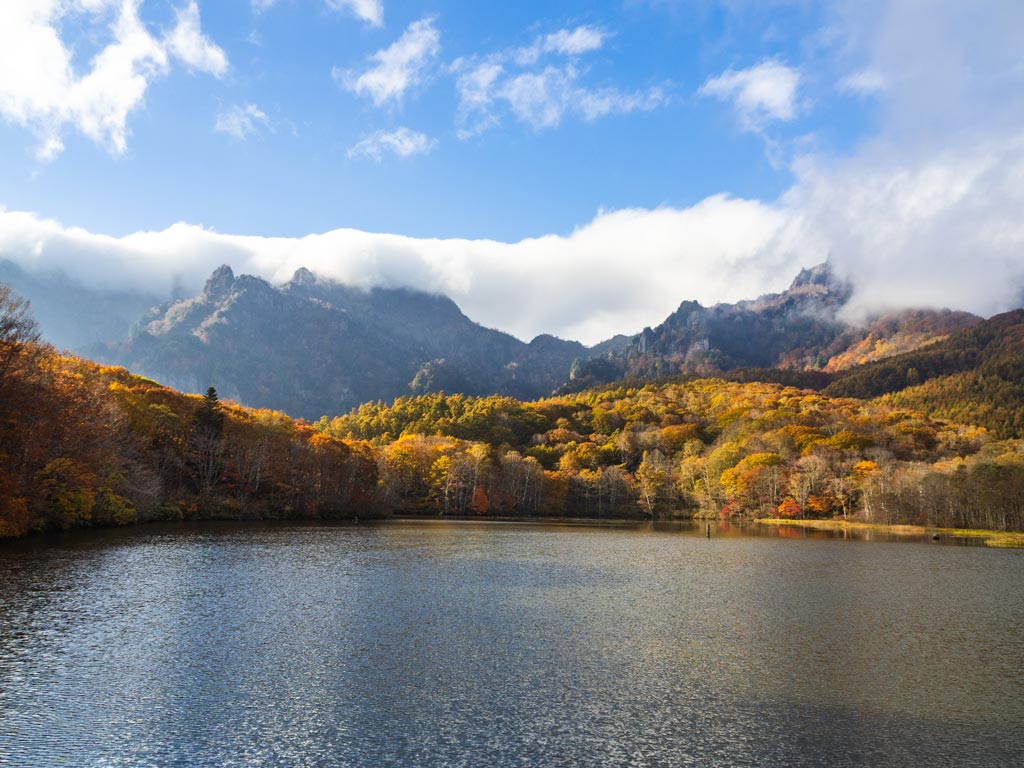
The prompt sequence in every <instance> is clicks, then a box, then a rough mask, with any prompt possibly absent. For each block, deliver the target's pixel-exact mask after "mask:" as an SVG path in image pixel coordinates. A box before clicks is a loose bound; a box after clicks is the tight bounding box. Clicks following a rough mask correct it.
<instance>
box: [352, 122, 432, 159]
mask: <svg viewBox="0 0 1024 768" xmlns="http://www.w3.org/2000/svg"><path fill="white" fill-rule="evenodd" d="M435 146H437V139H431V138H430V137H429V136H427V135H426V134H425V133H420V132H418V131H413V130H411V129H409V128H405V127H401V128H396V129H395V130H393V131H375V132H374V133H371V134H370V135H369V136H366V137H364V138H363V139H361V140H360V141H359V142H358V143H357V144H355V145H354V146H352V147H350V148H349V150H348V156H349V157H350V158H352V157H358V156H360V155H362V156H364V157H369V158H371V159H373V160H376V161H378V162H380V161H381V160H382V159H383V158H384V155H385V154H386V153H391V154H394V155H398V156H399V157H412V156H413V155H422V154H426V153H427V152H430V151H431V150H432V149H433V148H434V147H435Z"/></svg>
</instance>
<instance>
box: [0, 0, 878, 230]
mask: <svg viewBox="0 0 1024 768" xmlns="http://www.w3.org/2000/svg"><path fill="white" fill-rule="evenodd" d="M374 6H375V4H374V3H372V2H370V3H369V5H368V7H371V8H372V7H374ZM184 7H187V3H186V2H184V1H183V0H170V1H168V0H149V1H148V2H144V3H141V4H140V6H139V15H140V18H141V19H142V21H143V23H145V24H146V25H147V27H148V28H149V29H150V30H151V32H152V34H153V35H154V36H159V35H160V34H161V32H162V31H165V30H167V29H170V28H172V27H173V26H174V25H175V23H176V20H177V17H176V12H177V11H178V10H180V9H181V8H184ZM196 7H197V9H198V11H199V18H200V23H201V32H202V34H203V35H204V36H205V37H206V38H207V39H208V40H209V41H210V43H211V44H212V45H216V46H217V47H218V48H219V49H220V50H221V51H223V54H224V56H225V57H226V60H227V66H226V67H225V69H224V71H223V72H215V73H210V72H204V71H202V70H201V68H199V67H197V66H195V65H189V64H188V63H186V62H180V61H177V62H174V61H172V62H171V64H170V65H169V66H168V68H167V70H166V71H165V72H163V73H160V74H158V75H154V76H152V77H151V78H150V82H149V84H148V86H147V88H146V91H145V96H144V100H142V101H140V102H139V103H138V105H137V106H135V107H134V108H133V109H131V110H130V111H129V112H128V113H127V116H126V120H125V131H126V145H125V147H124V149H123V151H122V150H118V149H115V148H112V147H111V146H110V145H109V142H105V141H103V140H100V141H95V140H92V139H90V138H88V137H87V136H85V135H83V134H82V132H81V131H79V130H77V128H76V126H75V124H74V122H73V121H68V122H66V123H64V124H63V125H61V126H60V128H59V131H58V133H59V135H60V137H61V139H62V140H63V142H64V144H65V148H64V151H63V152H60V153H59V154H58V155H57V156H55V157H53V158H52V159H49V160H48V161H40V160H39V158H38V157H37V151H38V149H39V144H40V141H41V139H40V136H39V129H38V127H35V128H34V127H33V126H32V125H23V124H18V123H17V122H12V121H10V120H8V121H7V122H6V124H4V126H3V128H2V129H0V153H2V156H3V157H5V158H6V160H5V166H6V169H5V171H4V172H3V174H2V176H0V201H2V202H3V204H5V205H6V206H7V207H8V208H18V209H27V210H34V211H39V212H42V213H44V214H46V215H48V216H53V217H56V218H58V219H59V220H61V221H62V222H64V223H66V224H73V225H78V226H82V227H85V228H87V229H90V230H93V231H98V232H104V233H107V234H126V233H129V232H133V231H136V230H139V229H160V228H163V227H166V226H168V225H170V224H173V223H174V222H176V221H189V222H193V223H200V224H203V225H205V226H208V227H212V228H215V229H217V230H218V231H222V232H234V233H246V234H261V235H303V234H307V233H309V232H317V231H326V230H329V229H333V228H335V227H342V226H344V227H354V228H358V229H365V230H370V231H380V232H396V233H401V234H407V235H412V236H419V237H457V236H458V237H474V238H475V237H488V238H496V239H501V240H515V239H519V238H522V237H528V236H534V235H542V234H545V233H550V232H556V233H566V232H569V231H571V230H572V229H573V228H574V227H576V226H578V225H580V224H582V223H585V222H586V221H588V220H589V219H590V218H591V217H593V216H594V215H595V214H596V213H597V212H598V211H599V210H601V209H616V208H622V207H630V206H642V207H647V208H652V207H656V206H658V205H662V204H666V205H673V206H686V205H691V204H693V203H695V202H697V201H699V200H700V199H702V198H704V197H706V196H708V195H711V194H715V193H719V192H727V193H729V194H732V195H736V196H740V197H757V198H761V199H770V198H774V197H775V196H777V195H778V194H779V193H780V192H782V191H783V190H784V189H785V188H786V187H788V186H789V184H790V183H791V180H792V179H791V174H790V172H789V169H788V168H787V167H786V165H785V155H786V153H787V151H788V150H787V149H785V148H781V149H778V150H774V152H775V153H776V154H778V156H775V154H773V152H772V151H766V148H767V144H766V142H774V143H778V144H780V145H788V144H790V143H792V142H794V141H798V140H802V141H804V142H811V141H813V142H815V143H816V144H817V145H818V146H827V147H829V148H831V149H832V150H834V151H845V150H847V149H848V148H849V147H850V146H852V145H853V144H854V143H855V142H856V140H857V138H858V136H860V135H862V134H863V133H864V132H865V131H868V130H870V128H871V122H872V111H873V108H874V102H873V100H871V99H865V98H863V96H862V95H860V94H858V93H855V92H849V91H845V92H844V91H840V90H837V89H836V87H835V83H836V82H837V81H838V80H839V79H841V78H842V77H843V76H845V75H846V74H848V73H847V72H846V71H843V69H842V67H849V68H850V69H851V71H852V69H854V68H855V66H856V65H857V64H858V62H834V61H833V59H832V58H831V57H830V56H828V55H827V54H829V53H830V52H829V51H828V50H823V49H822V46H825V47H826V48H827V42H825V41H823V35H824V33H823V31H822V30H825V29H827V26H828V24H829V23H830V22H831V21H832V19H831V18H830V16H829V14H828V12H827V11H824V10H822V9H821V8H817V7H811V6H806V7H805V6H803V5H792V6H787V5H773V4H764V3H749V4H743V5H742V6H741V7H737V8H735V9H734V10H729V9H728V8H727V7H725V6H719V5H717V4H715V3H711V2H693V3H672V2H641V1H639V0H634V1H632V2H629V1H627V2H621V1H620V0H613V1H612V2H606V3H604V4H600V3H593V2H560V3H553V2H516V3H466V2H444V1H443V0H429V1H428V2H415V1H414V2H397V1H392V2H388V1H387V0H385V2H384V3H383V4H379V5H377V6H376V7H380V8H382V23H381V24H380V25H379V26H378V25H377V24H376V23H375V22H374V21H367V20H366V19H361V18H359V16H358V8H357V7H344V8H341V9H339V10H333V9H332V8H331V7H330V6H329V4H328V3H327V2H325V0H277V2H274V3H271V4H268V3H267V2H266V0H264V1H263V2H259V0H257V2H255V3H250V2H249V0H218V2H209V0H208V1H207V2H201V1H200V2H199V3H198V4H197V6H196ZM118 12H119V11H118V8H117V5H116V4H113V5H112V7H109V8H107V9H106V10H104V11H101V12H98V13H95V14H89V13H84V12H83V13H77V14H76V13H72V14H68V15H67V16H65V17H64V18H63V19H61V32H62V38H63V41H64V44H65V46H66V47H67V49H68V50H70V51H73V52H74V53H73V59H72V62H73V65H74V67H75V69H76V71H77V72H78V73H85V72H87V71H88V70H89V68H90V57H91V56H93V55H95V53H96V52H97V51H98V50H99V48H100V47H101V46H103V45H104V44H106V43H109V42H110V38H111V35H110V32H109V29H108V28H107V26H108V25H109V24H110V23H112V22H114V21H116V19H117V15H118ZM364 13H365V11H364ZM424 20H426V23H427V24H429V26H430V28H431V29H432V30H433V32H434V34H435V35H436V39H437V50H436V53H431V54H430V55H428V56H426V57H425V58H424V61H423V62H422V67H421V68H419V69H418V70H417V71H416V72H415V73H414V74H413V75H412V80H411V82H410V83H408V85H407V87H405V88H404V89H403V90H402V91H401V93H400V94H398V95H396V96H393V97H391V98H388V99H387V100H386V101H384V102H382V103H380V104H375V103H374V99H373V96H372V94H371V93H369V92H368V91H363V92H355V91H353V90H350V89H347V88H346V87H345V85H344V84H343V82H342V81H343V78H344V77H345V76H346V74H345V73H348V74H349V75H351V76H353V77H358V75H359V74H361V73H363V72H365V71H366V70H367V69H369V68H371V64H372V62H371V61H370V57H371V56H373V55H374V54H375V53H376V52H378V51H381V50H386V49H387V48H388V47H389V46H392V45H393V44H395V43H396V41H398V40H400V39H401V38H402V37H403V35H406V34H407V33H408V31H409V30H410V28H414V27H415V25H416V24H417V23H421V24H422V23H423V22H424ZM578 30H585V31H587V32H590V33H591V34H593V35H595V36H597V38H599V39H596V38H595V39H593V40H592V41H591V44H592V45H594V48H593V49H592V50H585V51H583V52H580V53H571V54H565V53H560V52H559V51H557V50H553V51H548V52H541V53H540V54H539V55H538V56H537V60H536V61H535V62H531V63H528V64H524V65H519V64H517V63H516V62H514V61H511V60H510V59H511V58H512V57H513V56H514V55H515V54H514V52H515V51H516V49H520V50H521V49H528V48H529V47H530V46H533V45H536V44H537V43H538V41H541V45H542V46H543V44H544V42H543V41H544V40H546V39H548V38H549V37H550V36H553V35H557V34H559V33H560V32H562V33H564V32H573V31H578ZM549 47H550V46H549ZM488 58H491V59H495V60H497V61H498V62H499V64H498V65H499V66H501V67H502V68H503V70H504V72H503V75H502V77H501V80H500V81H499V85H500V82H501V81H504V82H508V81H509V80H510V79H512V78H514V77H515V76H519V75H534V74H539V75H543V74H544V73H545V72H546V71H547V72H558V73H561V72H563V71H565V70H567V69H568V68H572V70H573V71H574V73H575V77H574V79H573V82H572V86H571V87H572V88H575V89H578V90H580V91H581V92H589V93H598V92H606V93H613V94H614V95H615V96H617V97H619V98H623V99H628V98H633V97H637V96H638V95H639V97H641V98H642V99H649V101H648V102H646V103H643V104H641V105H638V106H634V107H633V108H632V109H631V110H630V111H626V110H627V109H628V108H627V107H618V108H616V107H610V108H609V109H608V114H604V115H589V116H588V115H585V114H580V113H579V112H577V111H575V110H574V108H573V107H572V106H565V107H564V109H565V112H564V114H561V115H559V116H558V117H557V118H556V120H555V121H547V122H545V121H544V120H543V118H542V117H541V116H540V115H531V116H529V117H520V116H517V115H516V114H515V112H514V110H513V109H512V107H510V105H509V103H508V102H507V101H502V100H501V99H497V98H496V99H495V101H494V103H493V104H492V107H491V112H492V116H491V119H493V120H494V121H495V123H496V124H495V125H493V126H491V127H488V128H486V129H481V130H479V132H478V133H476V135H473V136H465V135H463V136H462V137H460V135H459V134H460V129H461V130H462V131H463V133H465V132H466V130H465V125H460V111H459V110H460V106H459V74H458V73H455V72H452V71H451V70H452V68H453V63H454V62H462V66H463V67H465V68H466V69H467V70H469V69H471V68H472V67H474V66H477V67H479V66H480V65H481V64H482V63H483V62H485V60H487V59H488ZM766 61H767V62H774V63H777V64H779V65H780V66H786V67H790V68H793V69H794V70H796V68H803V74H802V75H801V82H800V84H799V88H798V90H797V91H796V93H794V95H793V98H794V99H795V107H794V114H793V116H792V117H790V118H787V119H767V120H765V121H764V123H765V124H764V125H763V126H760V127H758V129H757V130H751V129H745V128H744V126H743V125H741V124H740V122H739V121H738V119H737V113H736V110H735V108H734V106H733V105H732V103H731V102H730V101H729V99H728V98H725V99H722V98H716V97H711V96H706V95H701V94H700V88H701V86H702V85H703V84H704V83H706V82H707V81H708V80H710V79H712V78H715V77H717V76H720V75H721V74H722V73H723V72H725V71H727V70H730V69H732V70H734V71H738V70H744V69H749V68H751V67H755V66H757V65H759V64H761V63H763V62H766ZM822 65H824V66H823V67H822ZM829 70H831V71H829ZM335 72H336V73H338V76H337V77H335V76H332V73H335ZM534 87H536V84H534ZM565 98H566V99H567V100H569V101H571V100H572V99H573V98H574V97H572V96H568V97H565ZM521 99H523V100H526V99H528V96H527V95H522V96H521ZM562 108H563V107H562V106H558V107H555V109H562ZM235 110H240V112H239V113H236V112H234V111H235ZM246 110H249V112H246ZM232 114H241V115H242V116H243V117H242V118H241V120H240V121H239V120H238V119H237V118H236V120H235V121H234V122H232V121H231V119H230V118H231V116H232ZM218 119H220V121H221V129H222V130H221V131H217V130H216V126H217V123H218ZM232 127H233V130H234V135H233V134H232V133H231V132H225V131H231V130H232ZM471 127H473V126H471ZM402 128H404V129H407V130H408V131H409V132H410V133H413V134H422V135H423V136H425V137H427V138H426V144H425V145H423V146H424V147H425V151H423V152H421V153H418V154H416V155H413V156H409V157H400V156H398V155H396V154H394V153H393V152H392V151H388V150H387V149H385V150H383V154H382V155H381V156H379V157H377V158H374V157H369V156H366V155H364V154H360V155H353V156H351V157H350V156H349V151H350V150H351V149H352V148H353V147H355V146H357V145H358V144H359V142H360V141H362V140H364V139H365V138H366V137H367V136H371V135H373V134H374V133H375V132H378V131H385V132H387V131H395V130H397V129H402Z"/></svg>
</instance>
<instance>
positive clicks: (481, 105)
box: [452, 60, 505, 139]
mask: <svg viewBox="0 0 1024 768" xmlns="http://www.w3.org/2000/svg"><path fill="white" fill-rule="evenodd" d="M452 67H453V70H454V71H455V72H456V79H455V89H456V91H458V94H459V108H458V115H457V117H456V122H457V123H458V125H459V130H458V136H459V138H460V139H468V138H470V137H471V136H475V135H476V134H478V133H482V132H483V131H485V130H487V129H488V128H491V127H493V126H495V125H497V123H498V117H497V115H495V114H494V113H493V111H492V110H491V102H492V101H493V100H494V98H495V86H496V85H497V83H498V80H499V78H500V77H501V75H502V73H503V72H504V71H505V68H504V67H503V66H502V65H501V64H498V63H496V62H493V61H490V62H484V63H482V64H473V65H465V67H464V62H463V61H461V60H460V61H457V62H455V64H453V65H452Z"/></svg>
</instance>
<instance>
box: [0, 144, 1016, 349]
mask: <svg viewBox="0 0 1024 768" xmlns="http://www.w3.org/2000/svg"><path fill="white" fill-rule="evenodd" d="M382 151H383V150H382ZM795 173H796V182H795V183H794V185H793V187H792V188H791V189H790V190H789V191H788V192H787V193H786V194H784V195H783V196H782V197H781V198H780V199H778V200H775V201H771V202H764V201H758V200H743V199H736V198H732V197H728V196H725V195H714V196H711V197H708V198H706V199H705V200H703V201H701V202H699V203H697V204H696V205H694V206H692V207H689V208H682V209H675V208H668V207H664V208H658V209H655V210H645V209H625V210H617V211H608V212H602V213H600V214H598V215H597V216H596V217H595V218H594V219H593V220H592V221H591V222H589V223H587V224H585V225H583V226H581V227H579V228H578V229H576V230H575V231H573V232H572V233H571V234H569V235H544V236H541V237H536V238H529V239H525V240H521V241H519V242H514V243H502V242H496V241H493V240H463V239H448V240H439V239H416V238H410V237H402V236H399V235H389V234H373V233H367V232H360V231H356V230H350V229H339V230H334V231H331V232H327V233H325V234H321V235H310V236H307V237H302V238H266V237H245V236H233V235H222V234H218V233H216V232H212V231H210V230H206V229H202V228H199V227H195V226H191V225H186V224H176V225H174V226H172V227H170V228H169V229H167V230H164V231H162V232H144V233H138V234H134V235H129V236H127V237H121V238H112V237H105V236H102V235H95V234H91V233H88V232H85V231H83V230H80V229H73V228H67V227H63V226H61V225H59V224H57V223H55V222H53V221H47V220H44V219H41V218H39V217H37V216H35V215H32V214H27V213H20V212H0V253H4V254H6V255H8V257H9V258H13V259H14V260H15V261H17V262H18V263H20V264H22V265H23V266H24V267H26V268H27V269H31V270H40V271H41V270H50V269H61V270H64V271H66V272H68V273H69V274H71V275H73V276H75V277H77V278H78V279H80V280H81V281H83V282H85V283H87V284H93V285H103V286H107V287H117V288H129V287H144V288H146V289H148V290H150V291H152V292H154V293H160V292H163V293H164V294H165V295H167V294H168V293H169V291H170V288H171V286H172V285H173V284H174V282H175V279H178V280H179V281H180V282H183V283H184V284H185V285H186V287H188V288H190V289H192V290H196V291H198V290H199V289H200V288H201V287H202V283H203V281H204V279H205V278H206V276H207V275H209V273H210V272H211V271H212V270H213V269H214V268H215V267H216V266H218V265H219V264H222V263H229V264H231V265H232V266H233V267H234V268H235V269H236V271H240V272H247V273H251V274H257V275H261V276H263V277H265V278H267V279H269V280H272V281H279V282H283V281H285V280H287V279H288V277H289V276H290V275H291V274H292V272H294V270H295V269H297V268H298V267H301V266H306V267H309V268H311V269H313V270H314V271H316V272H317V273H319V274H322V275H325V276H329V277H333V278H335V279H338V280H340V281H343V282H345V283H348V284H351V285H357V286H364V287H369V286H375V285H384V286H408V287H411V288H417V289H421V290H428V291H437V292H440V293H444V294H447V295H449V296H451V297H452V298H453V299H454V300H455V301H456V302H457V303H458V304H459V306H460V307H462V308H463V310H464V311H465V312H466V314H467V315H469V317H471V318H473V319H474V320H476V321H478V322H481V323H483V324H484V325H487V326H490V327H497V328H501V329H503V330H507V331H510V332H512V333H514V334H516V335H517V336H519V337H520V338H524V339H528V338H531V337H532V336H534V335H536V334H538V333H555V334H558V335H560V336H563V337H567V338H578V339H581V340H583V341H586V342H596V341H599V340H601V339H604V338H607V337H609V336H611V335H613V334H615V333H623V332H635V331H638V330H639V329H640V328H642V327H643V326H645V325H655V324H657V323H659V322H661V321H662V320H663V319H664V318H665V317H666V316H667V315H668V314H669V313H670V312H672V311H673V310H675V308H676V307H677V306H678V304H679V302H680V301H682V300H684V299H697V300H699V301H701V302H703V303H705V304H713V303H715V302H718V301H737V300H740V299H745V298H750V297H753V296H757V295H758V294H761V293H764V292H766V291H777V290H781V289H782V288H784V287H785V286H786V285H787V284H788V283H789V282H790V280H791V279H792V278H793V276H794V275H795V274H796V272H797V271H798V270H799V268H800V267H804V266H811V265H813V264H816V263H820V262H821V261H823V260H824V259H825V258H826V257H831V259H832V261H833V263H834V265H835V267H836V269H838V270H839V271H840V272H841V273H842V274H845V275H846V276H847V277H849V279H850V280H852V281H853V284H854V286H855V295H854V299H853V303H852V305H851V313H858V312H860V313H863V312H867V311H874V310H882V309H888V308H893V307H904V306H949V307H954V308H958V309H965V310H969V311H973V312H977V313H979V314H985V315H988V314H992V313H994V312H998V311H1002V310H1005V309H1009V308H1011V307H1013V306H1017V305H1019V302H1020V300H1021V291H1022V290H1024V258H1022V257H1021V254H1022V253H1024V223H1022V222H1021V219H1020V211H1021V210H1022V209H1024V137H1021V136H1019V135H1018V136H1016V137H1014V138H1009V139H999V140H995V139H994V140H992V141H989V142H987V143H984V144H981V145H979V146H976V147H974V148H973V149H971V150H970V151H959V150H951V151H949V152H946V153H940V154H938V155H935V156H930V157H928V158H925V159H913V158H908V157H907V156H906V154H905V153H902V152H901V151H898V150H895V149H892V148H885V147H882V146H873V147H870V148H865V149H864V150H863V151H862V152H860V153H858V154H856V155H853V156H850V157H847V158H844V159H841V160H834V159H833V160H829V159H828V158H822V157H816V158H806V159H804V160H802V161H801V162H800V163H799V164H798V165H797V167H796V168H795ZM510 297H514V298H510Z"/></svg>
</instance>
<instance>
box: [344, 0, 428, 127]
mask: <svg viewBox="0 0 1024 768" xmlns="http://www.w3.org/2000/svg"><path fill="white" fill-rule="evenodd" d="M440 50H441V33H440V32H438V31H437V29H436V28H435V27H434V18H433V17H427V18H424V19H420V20H419V21H416V22H413V23H412V24H410V25H409V27H408V29H406V30H405V32H404V33H402V36H401V37H400V38H398V40H397V41H396V42H395V43H393V44H392V45H391V46H390V47H388V48H385V49H383V50H380V51H377V53H375V54H373V55H372V56H371V57H370V61H371V62H373V66H371V67H370V68H369V69H367V70H366V71H364V72H362V73H361V74H359V75H356V74H354V73H352V72H350V71H343V70H340V69H338V68H337V67H336V68H335V69H334V72H333V75H334V79H335V81H336V82H337V83H338V84H339V85H341V86H342V87H343V88H345V89H347V90H350V91H353V92H355V93H357V94H358V95H360V96H368V97H369V98H370V99H371V100H372V101H373V103H374V105H375V106H378V107H379V106H382V105H384V104H387V103H388V102H394V103H395V104H400V103H401V102H402V98H403V97H404V96H405V92H406V91H408V90H409V89H410V88H413V87H415V86H416V85H418V84H419V83H420V82H422V81H423V79H424V78H425V76H426V72H427V67H428V66H429V65H430V64H431V62H432V61H433V60H434V59H435V58H436V57H437V54H438V53H439V52H440Z"/></svg>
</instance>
